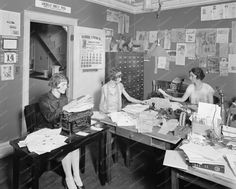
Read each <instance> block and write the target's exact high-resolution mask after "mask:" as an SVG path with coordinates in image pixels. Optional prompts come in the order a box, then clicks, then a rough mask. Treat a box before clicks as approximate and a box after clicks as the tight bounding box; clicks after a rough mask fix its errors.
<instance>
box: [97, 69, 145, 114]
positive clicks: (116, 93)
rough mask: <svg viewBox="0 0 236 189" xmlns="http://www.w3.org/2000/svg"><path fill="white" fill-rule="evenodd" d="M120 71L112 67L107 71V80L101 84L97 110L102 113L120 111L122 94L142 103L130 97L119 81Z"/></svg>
mask: <svg viewBox="0 0 236 189" xmlns="http://www.w3.org/2000/svg"><path fill="white" fill-rule="evenodd" d="M121 76H122V73H121V71H120V70H119V69H118V68H112V69H111V70H110V73H109V81H108V82H107V83H106V84H105V85H103V86H102V94H101V100H100V105H99V110H100V111H102V112H103V113H111V112H117V111H120V110H121V108H122V94H123V95H124V96H125V98H126V99H127V100H128V101H130V102H132V103H144V102H143V101H141V100H137V99H135V98H133V97H131V96H130V95H129V94H128V93H127V92H126V90H125V88H124V85H123V84H122V83H121Z"/></svg>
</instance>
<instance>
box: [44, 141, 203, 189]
mask: <svg viewBox="0 0 236 189" xmlns="http://www.w3.org/2000/svg"><path fill="white" fill-rule="evenodd" d="M95 151H96V147H95V146H94V145H90V146H88V147H87V149H86V167H85V173H84V174H81V177H82V180H83V183H84V185H85V187H86V189H157V188H164V185H165V184H166V183H168V184H169V186H170V178H164V176H163V175H164V173H163V171H164V170H165V169H166V167H164V166H162V161H163V156H164V152H163V151H148V150H146V149H144V147H143V146H141V147H137V146H134V149H133V150H132V162H131V166H130V167H129V168H127V167H126V166H125V165H124V159H123V156H122V153H120V152H119V158H118V162H117V163H116V164H113V166H112V182H111V183H110V184H106V185H104V186H101V184H100V182H99V180H98V177H97V175H96V171H95V168H94V167H96V166H94V165H95V163H94V162H95V161H93V159H94V158H96V156H95V155H94V154H93V153H91V152H95ZM63 188H64V187H63V185H62V179H61V177H60V176H58V175H57V174H56V173H54V172H47V173H44V174H43V175H42V176H41V178H40V189H63ZM168 188H170V187H168ZM180 188H188V189H190V188H191V189H192V188H194V187H190V186H189V185H187V184H182V186H181V187H180ZM197 188H199V187H197Z"/></svg>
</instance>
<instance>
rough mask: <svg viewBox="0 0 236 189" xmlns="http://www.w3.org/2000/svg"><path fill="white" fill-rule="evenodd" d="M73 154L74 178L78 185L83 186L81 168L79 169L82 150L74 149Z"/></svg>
mask: <svg viewBox="0 0 236 189" xmlns="http://www.w3.org/2000/svg"><path fill="white" fill-rule="evenodd" d="M71 154H72V169H73V173H74V180H75V183H76V184H77V186H82V185H83V183H82V180H81V178H80V169H79V161H80V150H79V149H77V150H74V151H73V152H71Z"/></svg>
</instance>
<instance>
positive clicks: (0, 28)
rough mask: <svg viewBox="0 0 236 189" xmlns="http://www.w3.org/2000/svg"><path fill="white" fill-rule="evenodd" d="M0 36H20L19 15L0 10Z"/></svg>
mask: <svg viewBox="0 0 236 189" xmlns="http://www.w3.org/2000/svg"><path fill="white" fill-rule="evenodd" d="M0 35H7V36H20V13H17V12H12V11H5V10H0Z"/></svg>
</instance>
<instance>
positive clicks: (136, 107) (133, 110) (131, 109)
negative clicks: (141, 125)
mask: <svg viewBox="0 0 236 189" xmlns="http://www.w3.org/2000/svg"><path fill="white" fill-rule="evenodd" d="M148 108H149V105H143V104H129V105H127V106H125V107H124V108H123V109H122V110H123V111H125V112H127V113H130V114H139V113H141V112H143V111H145V110H147V109H148Z"/></svg>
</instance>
